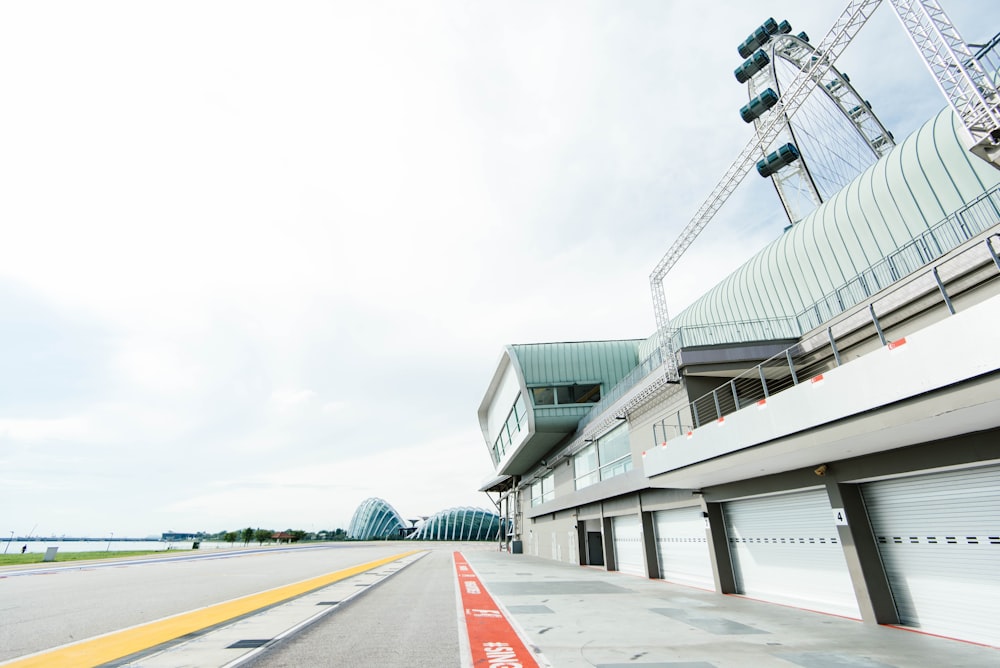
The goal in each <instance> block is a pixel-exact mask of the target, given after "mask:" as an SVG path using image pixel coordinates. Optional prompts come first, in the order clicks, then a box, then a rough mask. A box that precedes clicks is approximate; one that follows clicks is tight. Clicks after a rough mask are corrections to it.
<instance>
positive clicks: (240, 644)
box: [226, 638, 271, 649]
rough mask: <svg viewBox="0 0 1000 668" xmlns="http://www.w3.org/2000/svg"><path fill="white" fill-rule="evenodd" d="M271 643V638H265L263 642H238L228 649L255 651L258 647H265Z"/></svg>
mask: <svg viewBox="0 0 1000 668" xmlns="http://www.w3.org/2000/svg"><path fill="white" fill-rule="evenodd" d="M269 642H271V638H265V639H263V640H261V639H251V640H237V641H236V642H234V643H233V644H232V645H230V646H229V647H227V648H226V649H254V648H256V647H263V646H264V645H266V644H267V643H269Z"/></svg>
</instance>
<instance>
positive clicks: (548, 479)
mask: <svg viewBox="0 0 1000 668" xmlns="http://www.w3.org/2000/svg"><path fill="white" fill-rule="evenodd" d="M554 498H556V479H555V475H554V474H552V473H550V474H548V475H547V476H545V477H544V478H542V503H547V502H549V501H551V500H552V499H554Z"/></svg>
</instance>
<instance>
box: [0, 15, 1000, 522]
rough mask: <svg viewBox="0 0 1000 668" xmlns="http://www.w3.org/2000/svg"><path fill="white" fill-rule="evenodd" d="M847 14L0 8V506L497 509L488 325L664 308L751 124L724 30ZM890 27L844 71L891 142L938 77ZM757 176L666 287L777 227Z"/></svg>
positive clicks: (509, 335)
mask: <svg viewBox="0 0 1000 668" xmlns="http://www.w3.org/2000/svg"><path fill="white" fill-rule="evenodd" d="M947 8H948V10H949V11H953V8H954V11H953V13H952V15H953V18H955V20H956V23H957V24H958V26H959V28H960V29H961V30H966V29H967V28H968V29H970V30H978V29H979V28H980V26H983V25H994V24H996V23H997V21H996V18H997V14H1000V8H993V7H992V6H990V7H984V3H982V2H973V1H972V0H950V1H949V2H948V3H947ZM839 11H840V8H839V7H837V6H832V5H829V4H827V3H812V4H808V5H806V4H803V3H801V2H795V1H792V0H774V2H772V3H771V4H770V5H768V6H767V7H762V6H759V5H757V4H748V3H743V2H731V3H723V4H722V5H720V6H719V8H718V9H717V11H716V12H715V18H714V20H713V21H712V22H711V24H706V23H705V21H704V17H703V16H702V14H703V9H702V8H701V6H700V5H698V4H697V3H664V2H659V1H654V0H649V1H642V0H640V1H639V2H630V3H627V4H622V3H602V2H592V3H578V2H569V1H562V2H560V1H557V2H552V3H545V4H541V5H540V4H538V3H531V2H514V3H504V4H502V5H488V4H482V3H480V4H469V3H463V2H442V3H406V2H401V1H394V0H384V1H376V2H368V3H326V2H302V3H295V4H293V5H288V6H284V5H283V6H281V7H280V8H276V7H275V6H273V5H268V4H263V3H244V2H241V3H235V2H220V3H209V4H205V3H194V2H175V3H171V4H170V5H169V6H162V7H161V6H156V5H148V4H137V3H130V2H112V1H108V2H97V3H72V2H64V3H61V4H58V3H57V6H52V5H45V7H44V8H43V7H41V6H37V5H36V4H33V3H19V4H18V3H8V4H6V5H4V6H3V8H2V9H0V59H2V60H3V62H5V63H8V64H9V66H8V67H5V68H3V69H2V71H0V87H2V88H3V90H4V91H5V95H6V97H7V99H8V100H9V103H7V104H4V105H2V106H0V125H2V127H4V128H6V132H5V137H4V150H3V152H0V180H2V182H3V183H4V184H5V195H4V197H3V198H2V201H0V216H2V218H3V220H4V221H5V223H6V225H5V228H4V243H3V244H2V245H0V344H2V345H0V372H2V375H3V378H4V387H3V388H0V435H2V438H3V445H4V449H3V451H0V458H2V461H0V475H2V476H3V479H4V481H5V482H6V481H21V483H24V481H32V480H37V481H38V484H37V485H35V486H32V485H30V484H21V483H18V486H15V485H13V484H5V485H0V508H3V509H4V510H5V514H7V513H9V516H10V517H16V518H32V519H31V522H35V521H37V522H39V523H40V525H41V526H42V527H45V526H48V527H49V530H51V531H52V532H57V533H86V532H87V531H96V532H105V531H107V530H108V529H109V528H114V530H115V533H116V535H121V534H125V533H128V532H135V533H138V534H140V535H144V534H147V533H158V532H160V531H162V530H165V529H166V528H167V527H173V528H175V529H178V530H182V529H183V528H184V527H183V525H185V524H196V525H198V526H197V528H205V529H213V528H223V527H225V526H230V525H235V526H239V525H242V524H245V523H258V522H259V523H261V524H274V525H275V526H279V525H281V524H295V523H296V522H297V521H299V520H301V521H302V522H309V523H315V524H317V525H324V524H326V523H327V521H330V522H340V523H341V524H344V523H346V521H347V520H349V515H350V513H351V512H353V509H354V507H355V506H356V504H357V503H358V502H360V500H361V499H362V498H364V496H367V495H377V496H384V497H385V498H386V499H387V500H388V501H389V502H390V503H393V505H395V506H396V507H397V508H399V509H400V511H401V512H404V513H414V514H428V513H430V512H434V511H435V510H439V509H441V508H443V507H446V506H449V505H484V504H485V503H487V501H486V499H485V498H484V497H483V496H482V495H480V494H478V493H476V492H475V489H476V488H477V487H478V485H479V483H480V481H481V480H482V478H484V477H486V476H487V475H488V473H489V461H488V456H487V453H486V449H485V446H484V445H483V444H482V443H481V434H479V432H478V430H477V429H475V411H476V408H477V406H478V403H479V400H480V399H481V396H482V393H483V392H484V391H485V388H486V384H487V383H488V381H489V378H490V376H491V374H492V372H493V365H494V364H495V363H496V360H497V355H498V353H499V350H500V347H501V346H502V345H504V344H506V343H511V342H530V341H545V340H588V339H603V338H633V337H644V336H647V335H649V334H650V333H652V331H653V329H654V326H655V325H654V322H653V314H652V308H651V301H650V296H649V292H648V291H649V286H648V276H649V272H650V271H651V270H652V268H653V266H655V264H656V262H657V261H658V260H659V259H660V257H661V256H662V255H663V253H664V252H665V251H666V250H667V248H668V247H669V245H670V244H671V243H672V242H673V240H674V239H675V238H676V236H677V234H678V233H679V232H680V230H681V229H682V228H683V227H684V225H686V224H687V222H688V221H689V220H690V218H691V216H692V215H693V213H694V211H696V210H697V208H698V206H699V205H700V204H701V202H702V200H703V199H704V197H705V196H706V195H707V194H708V193H709V192H710V191H711V189H712V187H713V186H714V185H715V183H716V180H717V179H718V178H719V177H720V175H721V174H722V172H723V170H725V169H726V168H727V167H728V165H729V162H730V161H731V160H732V159H733V158H734V157H735V154H736V152H737V151H738V150H739V149H740V148H742V146H743V145H744V143H745V142H746V141H747V139H748V137H749V132H750V131H749V129H748V128H747V127H746V126H745V125H744V124H742V122H741V121H739V120H738V116H737V109H738V108H739V106H740V105H742V104H744V103H745V100H746V90H745V88H744V87H741V86H739V85H737V84H736V82H735V80H734V79H733V78H732V69H733V68H734V67H736V66H737V65H738V64H739V60H740V59H739V57H738V56H737V54H736V52H735V46H736V44H738V43H739V42H740V41H742V40H743V39H744V37H745V36H746V35H747V34H748V33H749V32H750V31H751V30H752V29H753V28H754V27H755V26H756V25H758V24H759V23H760V21H761V20H763V19H764V18H766V15H774V16H775V17H776V18H778V19H781V18H788V19H789V20H791V21H792V23H793V25H794V27H795V29H796V30H800V29H804V30H806V31H807V32H809V33H810V35H812V36H813V38H814V41H815V40H818V39H819V38H820V37H821V36H822V34H823V33H824V32H825V31H826V29H827V28H828V27H829V26H830V25H831V24H832V22H833V20H834V18H835V17H836V16H837V14H838V13H839ZM987 19H989V20H987ZM895 22H896V20H895V19H894V18H893V17H892V15H891V12H890V10H888V9H886V8H883V9H882V10H880V12H879V13H877V14H876V17H875V18H874V19H872V21H871V24H870V25H869V26H868V27H866V28H865V30H864V31H862V35H861V36H860V37H859V38H858V40H857V42H856V43H855V44H854V45H852V46H851V48H850V49H849V50H848V52H847V53H846V54H845V56H844V62H845V65H844V68H845V69H848V70H849V71H850V72H851V75H852V81H854V82H855V83H856V84H857V85H858V87H859V88H862V89H864V92H865V95H866V96H868V97H870V99H871V100H872V102H873V104H874V105H875V109H876V111H878V112H879V113H880V114H882V116H883V118H884V119H892V120H893V122H894V123H896V124H897V125H895V126H893V127H892V128H890V129H893V130H894V131H895V132H896V135H897V137H902V136H903V135H905V134H906V133H907V132H909V131H910V130H912V129H913V128H914V127H915V126H916V124H917V123H919V122H921V121H922V120H923V119H924V118H926V117H927V116H928V115H929V114H930V113H932V112H933V111H935V110H936V109H938V108H940V107H941V106H943V104H944V103H943V101H942V99H941V98H940V96H939V95H938V94H937V93H936V91H935V90H934V88H933V86H932V84H931V82H930V81H929V79H928V77H927V74H926V72H925V71H924V69H923V67H922V65H920V63H919V62H918V61H917V59H916V58H915V56H914V55H913V49H912V46H910V45H909V44H908V43H907V42H906V40H905V38H904V37H903V36H902V32H901V30H900V29H899V27H898V25H895ZM972 37H975V38H981V37H986V35H972ZM889 56H891V57H889ZM883 63H884V66H883ZM768 188H769V186H768V184H766V183H764V182H761V181H754V180H753V178H751V179H749V180H748V182H747V184H746V185H745V186H743V188H741V190H740V191H739V193H738V194H737V197H736V199H734V202H733V203H732V204H733V206H732V207H727V208H726V209H724V210H723V212H722V214H720V216H719V217H718V219H717V220H715V221H713V222H712V224H711V225H710V226H709V228H708V229H706V231H705V233H704V234H703V236H702V238H701V239H699V240H698V241H697V242H696V243H695V245H693V246H692V248H691V250H690V252H689V253H688V255H687V256H686V257H685V258H684V260H683V261H682V263H681V264H680V265H678V268H677V272H679V273H678V276H680V275H683V278H679V279H678V281H677V283H676V284H671V287H670V289H669V290H668V301H669V304H670V308H671V312H672V313H676V312H678V310H679V309H680V308H682V307H683V306H684V305H685V304H687V303H689V302H690V301H691V300H692V299H694V298H695V297H696V296H697V295H698V294H700V292H701V291H702V290H703V289H705V288H707V287H709V286H710V285H711V284H712V283H713V282H714V281H716V280H718V279H719V278H721V277H722V276H723V275H724V274H725V273H726V272H727V271H729V270H730V269H732V268H733V267H735V266H736V265H738V264H739V262H741V261H742V259H743V258H744V257H745V256H746V254H748V253H749V252H750V251H751V250H753V249H756V248H759V247H760V246H761V245H762V244H763V243H765V242H766V241H767V240H768V239H770V238H773V237H774V236H776V235H777V234H778V233H779V232H780V229H781V227H782V226H783V224H782V223H781V221H780V220H778V219H775V218H774V214H775V211H777V205H776V203H775V202H774V199H773V193H769V192H767V189H768ZM760 203H766V204H764V205H761V204H760ZM733 207H735V208H733ZM29 297H30V298H29ZM26 304H28V305H30V306H31V308H26ZM29 311H30V312H29ZM43 445H44V447H42V446H43ZM275 472H277V473H275ZM221 480H225V481H228V482H227V484H226V485H224V486H220V485H217V484H216V483H218V482H219V481H221ZM43 481H44V483H43ZM303 481H307V482H305V483H303ZM255 485H257V486H256V487H255ZM13 489H16V490H17V492H16V493H14V492H12V491H11V490H13ZM47 489H72V490H75V492H74V493H73V494H70V495H67V496H62V495H60V494H52V493H48V492H47V491H46V490H47ZM263 489H268V490H271V491H272V492H273V494H263V493H261V490H263ZM81 490H84V491H85V493H82V494H81V493H80V491H81ZM269 497H270V498H271V500H272V502H273V506H270V507H271V508H272V509H273V512H270V511H269V510H268V508H269V506H268V505H267V502H266V500H267V499H268V498H269ZM122 498H128V499H129V502H128V503H127V504H126V503H122V501H121V500H122ZM81 499H83V501H81ZM244 511H245V513H246V515H248V516H243V515H241V513H244ZM253 517H257V518H258V519H256V520H255V519H253ZM241 518H242V519H241ZM338 518H339V519H338ZM24 521H28V520H24ZM192 528H194V527H192Z"/></svg>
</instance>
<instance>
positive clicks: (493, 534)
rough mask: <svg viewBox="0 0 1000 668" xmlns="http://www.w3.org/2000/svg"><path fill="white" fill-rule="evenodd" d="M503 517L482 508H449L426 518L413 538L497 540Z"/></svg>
mask: <svg viewBox="0 0 1000 668" xmlns="http://www.w3.org/2000/svg"><path fill="white" fill-rule="evenodd" d="M502 528H503V519H502V518H501V517H500V516H499V515H497V514H496V513H494V512H490V511H488V510H483V509H482V508H467V507H465V508H449V509H447V510H442V511H441V512H438V513H435V514H434V515H432V516H431V517H429V518H427V519H426V520H425V521H424V523H423V524H422V525H420V527H419V528H418V529H417V530H416V531H414V532H413V533H412V534H411V535H410V536H409V537H410V538H412V539H413V540H498V539H499V538H500V535H501V534H500V532H501V530H502Z"/></svg>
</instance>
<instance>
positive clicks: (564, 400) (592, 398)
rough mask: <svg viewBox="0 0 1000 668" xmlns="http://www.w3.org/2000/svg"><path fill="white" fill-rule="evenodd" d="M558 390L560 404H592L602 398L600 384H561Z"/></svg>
mask: <svg viewBox="0 0 1000 668" xmlns="http://www.w3.org/2000/svg"><path fill="white" fill-rule="evenodd" d="M556 391H557V392H558V399H559V403H560V404H592V403H595V402H597V401H600V400H601V386H600V385H560V386H559V387H557V388H556Z"/></svg>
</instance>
